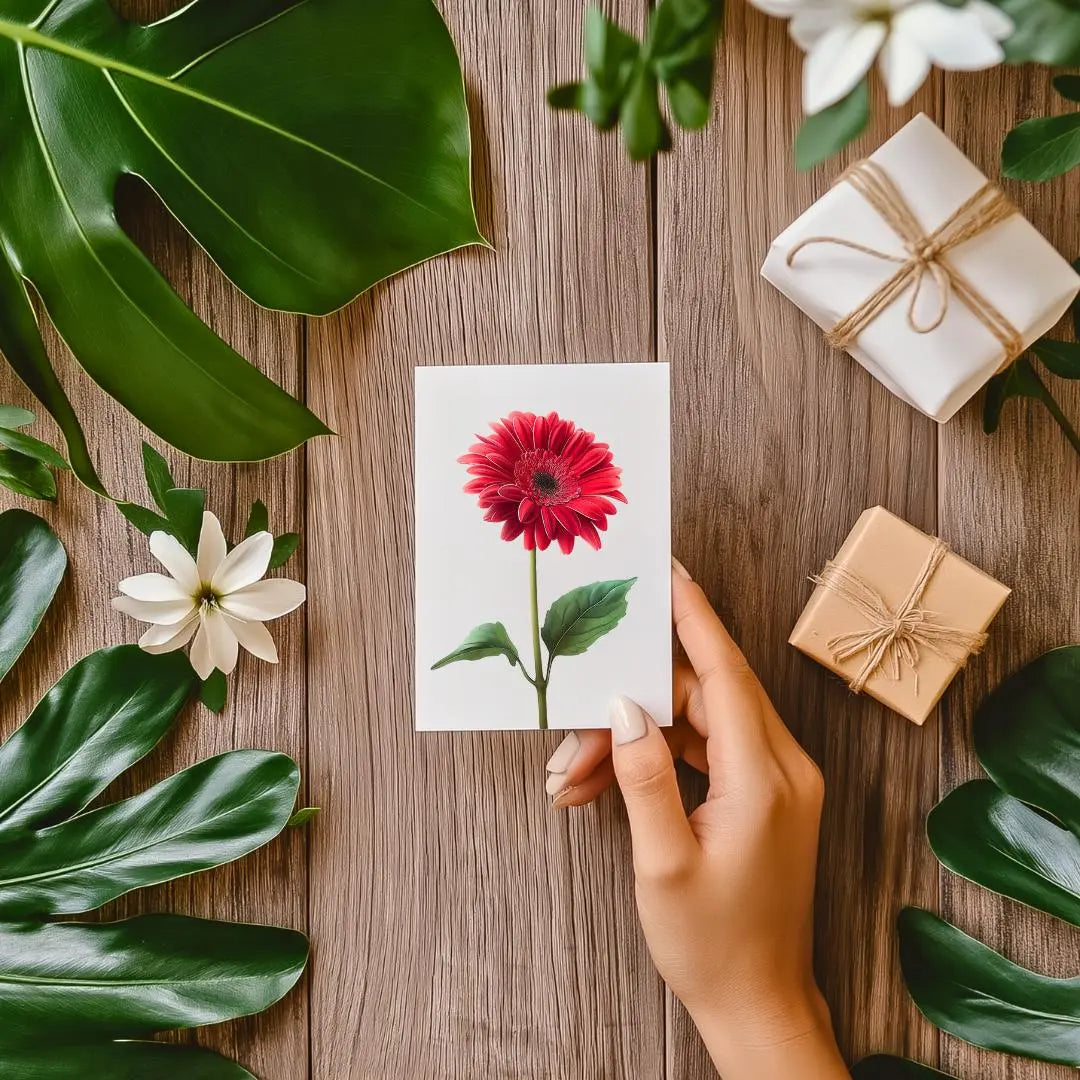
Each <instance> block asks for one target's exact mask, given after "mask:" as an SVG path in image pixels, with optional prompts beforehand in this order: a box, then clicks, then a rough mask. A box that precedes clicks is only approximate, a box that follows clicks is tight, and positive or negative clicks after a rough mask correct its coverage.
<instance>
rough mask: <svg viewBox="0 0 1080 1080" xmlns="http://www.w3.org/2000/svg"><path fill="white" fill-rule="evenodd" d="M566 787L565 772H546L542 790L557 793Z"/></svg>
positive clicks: (552, 793) (550, 793)
mask: <svg viewBox="0 0 1080 1080" xmlns="http://www.w3.org/2000/svg"><path fill="white" fill-rule="evenodd" d="M565 787H566V773H564V772H553V773H548V778H547V783H546V784H544V790H545V791H546V792H547V793H548V794H549V795H558V794H559V792H561V791H562V790H563V789H564V788H565Z"/></svg>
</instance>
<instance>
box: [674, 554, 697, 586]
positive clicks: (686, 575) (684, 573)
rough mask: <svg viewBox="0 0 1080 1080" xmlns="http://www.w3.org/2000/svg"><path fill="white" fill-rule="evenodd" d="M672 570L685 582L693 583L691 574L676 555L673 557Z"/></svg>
mask: <svg viewBox="0 0 1080 1080" xmlns="http://www.w3.org/2000/svg"><path fill="white" fill-rule="evenodd" d="M671 569H672V570H674V571H675V573H676V574H678V575H679V577H681V578H682V579H683V580H684V581H691V580H692V578H691V577H690V572H689V571H688V570H687V569H686V567H685V566H683V564H682V563H681V562H679V560H678V559H676V558H675V556H674V555H672V556H671Z"/></svg>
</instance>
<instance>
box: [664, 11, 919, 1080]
mask: <svg viewBox="0 0 1080 1080" xmlns="http://www.w3.org/2000/svg"><path fill="white" fill-rule="evenodd" d="M799 69H800V57H799V53H798V50H797V49H796V48H795V46H794V45H793V44H792V43H791V42H790V40H789V39H788V37H787V34H786V32H785V26H784V23H783V22H781V21H779V20H775V19H772V20H771V19H768V18H766V17H765V16H763V15H761V14H760V13H759V12H757V11H756V10H754V9H753V8H751V7H750V6H749V5H741V4H740V5H732V6H731V7H730V8H729V9H728V11H727V25H726V27H725V31H724V40H723V43H722V45H721V51H720V68H719V76H718V81H719V85H720V87H721V89H720V92H719V95H718V103H717V108H716V116H715V118H714V120H713V122H712V124H711V125H710V126H709V128H708V129H707V130H706V131H705V132H704V133H702V134H701V135H697V136H681V137H679V138H678V140H677V145H676V147H675V150H674V152H673V153H672V154H671V155H670V156H668V157H666V158H664V159H662V160H661V162H660V165H659V180H658V198H657V207H658V210H657V216H658V237H659V244H658V248H659V255H658V264H657V277H658V289H659V301H658V327H659V330H658V333H659V346H658V354H659V358H660V359H667V360H670V361H671V363H672V365H673V371H672V382H673V386H674V387H675V400H674V406H675V416H674V431H675V451H674V453H675V459H674V460H675V467H674V470H673V475H674V477H675V492H674V510H675V515H674V526H673V528H674V541H675V551H676V554H677V555H678V556H679V558H680V559H682V560H683V562H684V563H685V564H686V566H687V567H688V568H689V569H690V571H691V573H692V574H694V576H695V577H696V578H697V579H698V580H699V581H700V582H701V583H702V584H703V585H704V587H705V588H706V590H707V591H708V592H709V593H710V595H711V596H712V598H713V600H714V601H715V602H716V604H717V607H718V609H719V610H720V612H721V614H722V615H723V617H724V618H725V620H726V621H727V623H728V626H729V628H730V629H731V631H732V633H733V635H734V636H735V637H736V639H737V640H738V641H739V642H740V644H741V645H742V646H743V648H744V649H745V651H746V654H747V656H748V658H749V660H750V662H751V664H752V665H753V667H754V668H755V669H756V670H757V671H758V673H759V674H760V676H761V677H762V680H763V681H764V683H765V685H766V688H767V689H768V690H769V692H770V694H771V695H772V696H773V700H774V701H775V702H776V705H777V707H778V709H779V711H780V713H781V715H782V716H784V717H785V719H786V720H787V721H788V723H789V724H790V725H791V726H792V728H793V729H794V731H795V732H796V734H797V735H798V736H799V737H800V739H801V741H802V743H803V745H804V746H806V748H807V749H808V750H809V751H810V753H811V754H812V755H813V756H814V757H815V759H816V760H817V761H818V763H819V764H820V765H821V766H822V768H823V771H824V773H825V778H826V783H827V791H828V794H827V800H826V810H825V820H824V825H823V837H822V854H821V870H820V876H819V892H818V917H817V924H818V933H817V956H818V966H819V969H820V978H821V981H822V985H823V987H824V990H825V993H826V996H827V997H828V999H829V1002H830V1004H831V1006H832V1010H833V1017H834V1020H835V1023H836V1028H837V1033H838V1036H839V1040H840V1044H841V1047H842V1049H843V1050H844V1052H845V1054H846V1055H847V1056H848V1057H849V1059H850V1060H855V1059H856V1058H858V1057H861V1056H863V1055H864V1054H865V1053H867V1052H869V1051H872V1050H879V1049H882V1048H888V1049H891V1050H894V1051H895V1050H906V1051H908V1052H909V1053H911V1054H913V1055H915V1056H918V1057H919V1058H921V1059H922V1060H923V1061H930V1062H932V1061H933V1060H934V1049H935V1047H934V1036H933V1033H932V1032H931V1030H930V1029H929V1027H928V1026H927V1025H925V1024H924V1023H923V1022H922V1021H921V1020H919V1019H918V1018H917V1017H916V1016H915V1015H914V1010H913V1009H910V1008H907V1007H904V1003H905V1002H906V996H905V994H904V991H903V988H902V984H901V980H900V974H899V966H898V963H897V956H896V935H895V932H894V929H893V926H894V919H895V915H896V912H897V910H898V909H899V908H900V907H901V906H902V905H903V904H905V903H910V902H914V903H920V904H924V905H928V906H931V907H933V906H934V905H935V903H936V898H937V878H936V872H935V869H934V863H933V860H932V859H930V858H929V856H928V853H927V852H926V851H925V845H924V842H923V840H922V820H923V816H924V815H925V813H926V811H927V810H928V809H929V808H930V806H931V805H932V803H933V801H934V799H935V797H936V794H937V754H938V750H937V726H936V721H935V720H933V719H932V720H931V721H930V722H929V723H928V724H927V726H926V727H925V728H923V729H919V728H917V727H915V726H914V725H912V724H909V723H907V722H905V721H904V720H902V719H900V718H899V717H897V716H895V715H893V714H891V713H888V712H887V711H886V710H885V709H883V708H882V707H880V706H878V705H876V704H874V703H872V702H870V701H868V700H864V699H861V698H853V697H852V696H851V695H850V694H849V693H848V692H847V690H846V688H845V687H843V686H842V685H841V684H840V683H839V682H838V681H837V680H836V679H835V678H833V677H831V676H830V675H829V674H828V673H826V672H825V671H824V669H822V668H819V667H817V666H816V665H814V664H813V663H812V662H810V661H809V660H807V659H805V658H804V657H801V656H800V655H798V654H796V653H795V651H794V650H792V649H791V648H790V647H789V646H788V645H787V644H786V641H787V636H788V633H789V632H790V629H791V627H792V626H793V625H794V622H795V619H796V616H797V614H798V612H799V610H800V609H801V607H802V605H803V604H804V603H805V601H806V599H807V596H808V593H809V586H808V584H807V581H806V577H807V575H808V574H810V573H812V572H815V571H817V570H818V569H819V568H820V567H821V566H822V565H823V563H824V560H825V559H826V558H828V557H830V556H831V555H832V554H834V552H835V551H836V549H837V548H838V546H839V544H840V542H841V540H842V539H843V537H844V536H845V535H846V533H847V531H848V530H849V529H850V527H851V525H852V524H853V523H854V521H855V518H856V517H857V515H858V514H859V512H860V511H862V510H863V509H864V508H866V507H867V506H872V505H874V504H876V503H882V504H884V505H885V506H887V507H888V508H889V509H891V510H893V511H894V512H896V513H898V514H901V515H902V516H904V517H906V518H907V519H908V520H910V521H911V522H913V523H914V524H916V525H918V526H919V527H921V528H925V529H927V530H933V529H934V527H935V524H936V520H935V517H936V515H935V498H934V490H935V433H934V425H933V423H932V422H931V421H929V420H926V419H925V418H923V417H921V416H919V415H918V414H916V413H915V412H914V411H913V410H912V409H910V408H908V407H907V406H906V405H904V404H903V403H901V402H900V401H899V400H898V399H896V398H894V397H893V396H892V395H890V394H889V393H888V392H887V391H886V390H885V389H884V388H883V387H881V386H880V385H878V384H877V383H875V382H874V381H873V380H872V379H871V377H870V376H869V375H868V374H867V373H866V372H865V371H863V370H862V369H861V368H859V367H858V366H857V365H856V364H855V363H854V362H853V361H852V360H850V359H848V358H846V357H845V356H843V355H842V354H839V353H836V352H834V351H832V350H830V349H828V348H827V347H826V346H825V344H824V342H823V340H822V335H821V333H820V331H819V330H818V329H817V328H816V327H815V326H813V325H812V324H811V322H810V320H809V319H808V318H806V317H805V316H804V315H803V314H801V313H800V312H799V311H797V310H796V309H795V308H794V306H793V305H791V304H790V303H789V302H787V301H786V300H784V299H783V298H782V297H781V296H780V295H779V294H778V293H776V292H774V291H773V290H772V288H771V287H770V286H769V285H768V284H767V283H766V282H764V281H763V280H762V279H760V278H759V276H758V269H759V267H760V265H761V262H762V260H763V259H764V257H765V253H766V251H767V249H768V246H769V244H770V242H771V240H772V239H773V237H774V236H776V235H777V234H778V233H779V232H780V231H781V230H782V229H783V228H784V227H785V226H786V225H788V224H789V223H790V222H791V221H792V220H793V219H794V218H795V217H796V216H797V215H798V214H799V213H801V212H802V211H803V210H804V209H805V208H806V207H807V206H808V205H809V204H810V203H811V202H812V201H813V200H814V199H815V198H818V197H819V196H820V195H821V194H823V193H824V191H825V190H826V188H827V186H828V185H829V183H830V182H831V180H832V179H833V177H835V176H836V175H837V174H838V173H839V172H840V171H841V168H842V166H843V165H844V164H846V163H848V162H850V161H852V160H854V159H856V158H857V157H859V156H862V155H864V154H866V153H868V152H869V151H871V150H873V149H874V148H875V147H876V146H877V145H878V144H879V143H880V142H881V141H883V139H884V138H885V137H887V135H888V134H890V133H891V132H892V131H894V130H896V129H897V128H898V127H899V126H900V125H901V123H903V122H904V121H905V120H906V119H907V118H908V116H909V115H911V114H913V113H914V112H917V111H918V110H919V109H922V110H924V111H926V112H928V113H930V114H931V115H935V114H936V112H937V110H936V107H935V102H936V100H937V93H936V89H935V87H934V86H933V84H931V85H930V86H928V87H927V88H926V89H924V90H923V91H922V92H921V94H920V95H919V96H918V97H917V99H916V100H915V101H914V102H913V103H912V105H911V106H910V107H909V108H908V109H906V110H904V111H901V112H891V113H887V112H886V110H885V109H884V102H883V101H881V102H879V103H878V107H877V108H875V117H876V120H875V122H874V123H873V124H872V128H871V130H870V131H869V132H868V133H867V134H866V135H865V136H864V137H863V138H862V139H861V140H860V141H859V142H858V143H857V144H855V146H853V147H852V148H850V149H849V150H848V151H847V152H845V154H844V155H843V157H842V158H841V159H840V160H837V161H833V162H830V163H829V164H828V165H826V166H823V167H821V168H819V169H818V170H816V171H815V172H813V173H812V174H810V175H800V174H798V173H796V172H795V171H794V166H793V162H792V153H791V140H792V138H793V136H794V132H795V129H796V127H797V124H798V122H799V116H800V111H801V110H800V108H799V104H798V101H799ZM671 1010H672V1015H671V1038H670V1047H669V1054H670V1063H669V1071H668V1075H669V1077H670V1078H672V1080H705V1078H706V1077H712V1076H713V1075H714V1072H713V1070H712V1067H711V1065H709V1063H708V1060H707V1057H706V1054H705V1051H704V1048H703V1047H702V1045H701V1043H700V1040H699V1039H698V1037H697V1034H696V1032H695V1031H694V1029H693V1026H692V1024H691V1023H690V1021H689V1019H688V1017H687V1016H686V1014H685V1012H684V1011H683V1010H682V1008H681V1006H679V1005H678V1003H677V1002H672V1003H671Z"/></svg>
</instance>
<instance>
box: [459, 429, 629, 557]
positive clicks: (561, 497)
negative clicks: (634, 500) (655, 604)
mask: <svg viewBox="0 0 1080 1080" xmlns="http://www.w3.org/2000/svg"><path fill="white" fill-rule="evenodd" d="M491 429H492V434H491V435H477V436H476V437H477V439H479V440H480V441H479V442H477V443H476V444H474V445H473V446H471V447H470V448H469V452H468V453H467V454H463V455H462V456H461V457H460V458H458V460H459V461H460V462H461V463H462V464H463V465H466V466H468V472H469V475H470V476H472V477H473V479H472V480H470V481H469V482H468V483H467V484H466V485H465V491H466V492H468V493H469V494H470V495H476V496H477V502H478V504H479V506H480V508H481V509H482V510H484V511H485V514H484V520H485V521H494V522H500V523H501V524H502V538H503V539H504V540H516V539H517V538H518V537H519V536H520V537H522V538H523V541H524V544H525V549H526V550H527V551H532V550H533V549H539V550H540V551H544V550H545V549H546V548H547V547H548V546H549V545H550V544H552V543H557V544H558V545H559V548H560V549H561V550H562V551H563V552H564V553H565V554H567V555H569V554H570V552H571V551H573V550H574V542H575V541H576V540H577V539H578V538H579V537H580V538H581V539H582V540H584V541H585V542H586V543H587V544H589V545H590V546H591V547H593V548H595V549H596V550H598V551H599V549H600V533H601V532H603V531H604V530H605V529H607V519H608V518H609V517H610V516H611V515H612V514H614V513H615V509H616V508H615V503H614V502H613V501H612V500H618V501H619V502H623V503H625V502H626V496H625V495H623V493H622V491H621V490H620V488H621V486H622V481H621V479H620V477H621V473H622V470H621V469H618V468H616V466H615V464H614V462H613V459H612V453H611V449H610V447H609V446H608V444H607V443H602V442H597V441H596V436H595V435H594V434H593V433H592V432H591V431H585V430H584V429H583V428H579V427H578V426H577V424H575V423H574V422H573V421H571V420H564V419H562V418H561V417H560V416H559V414H558V413H554V412H552V413H548V414H547V416H537V415H535V414H534V413H528V412H512V413H511V414H510V415H509V416H507V417H506V418H505V419H502V420H499V421H498V422H496V423H493V424H492V425H491Z"/></svg>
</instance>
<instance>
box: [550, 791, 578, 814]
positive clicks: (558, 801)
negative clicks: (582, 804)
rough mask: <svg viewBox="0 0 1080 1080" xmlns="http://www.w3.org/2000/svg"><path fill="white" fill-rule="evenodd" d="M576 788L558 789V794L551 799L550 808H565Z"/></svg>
mask: <svg viewBox="0 0 1080 1080" xmlns="http://www.w3.org/2000/svg"><path fill="white" fill-rule="evenodd" d="M576 790H577V789H576V788H572V787H568V788H564V789H563V790H562V791H560V792H559V793H558V795H556V796H555V798H554V799H552V800H551V809H552V810H565V809H566V808H567V807H568V806H569V805H570V799H571V797H572V796H573V794H574V792H575V791H576Z"/></svg>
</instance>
